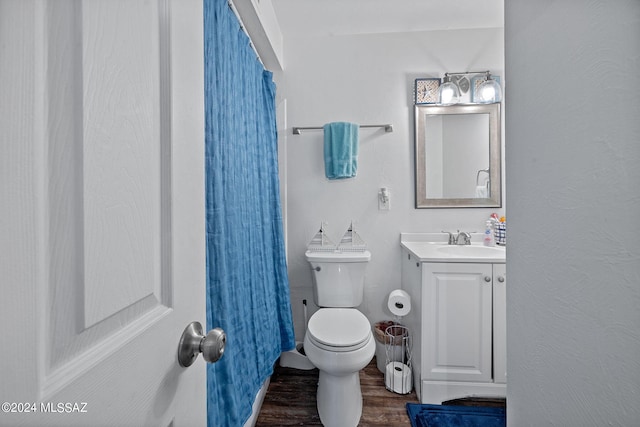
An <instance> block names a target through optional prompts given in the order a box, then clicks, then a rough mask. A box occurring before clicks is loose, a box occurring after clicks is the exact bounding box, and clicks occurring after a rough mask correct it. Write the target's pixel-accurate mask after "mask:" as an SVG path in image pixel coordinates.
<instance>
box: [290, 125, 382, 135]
mask: <svg viewBox="0 0 640 427" xmlns="http://www.w3.org/2000/svg"><path fill="white" fill-rule="evenodd" d="M360 127H361V128H384V131H385V132H393V125H390V124H386V125H360ZM292 129H293V134H294V135H300V131H302V130H322V129H323V127H322V126H313V127H293V128H292Z"/></svg>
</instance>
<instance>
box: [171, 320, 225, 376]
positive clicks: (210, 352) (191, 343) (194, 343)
mask: <svg viewBox="0 0 640 427" xmlns="http://www.w3.org/2000/svg"><path fill="white" fill-rule="evenodd" d="M226 342H227V335H226V334H225V333H224V331H223V330H222V329H220V328H214V329H212V330H210V331H209V333H207V335H206V336H205V335H204V334H203V333H202V325H201V324H200V322H191V323H190V324H189V326H187V327H186V328H185V330H184V332H183V333H182V337H180V344H178V363H180V366H182V367H185V368H186V367H188V366H191V365H193V362H195V361H196V359H197V358H198V354H200V353H202V357H204V360H206V361H207V362H209V363H215V362H217V361H218V360H220V358H221V357H222V354H223V353H224V346H225V344H226Z"/></svg>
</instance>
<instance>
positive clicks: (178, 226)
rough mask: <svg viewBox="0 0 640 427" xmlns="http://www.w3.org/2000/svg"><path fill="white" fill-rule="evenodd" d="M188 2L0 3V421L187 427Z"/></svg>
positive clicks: (200, 366)
mask: <svg viewBox="0 0 640 427" xmlns="http://www.w3.org/2000/svg"><path fill="white" fill-rule="evenodd" d="M203 92H204V90H203V41H202V0H187V1H178V0H81V1H78V0H57V1H41V0H0V94H1V95H0V98H1V99H0V130H1V132H0V236H1V237H0V281H1V284H0V290H1V294H0V328H2V334H1V335H0V360H1V364H0V401H1V402H6V403H3V404H2V405H3V406H2V412H0V425H11V426H13V425H46V426H51V425H65V426H69V425H81V426H93V425H105V426H116V425H117V426H125V425H134V426H143V425H149V426H198V425H205V423H206V385H205V362H204V361H203V360H202V357H199V358H198V360H197V361H196V363H195V364H194V365H193V366H191V367H189V368H182V367H180V366H179V365H178V361H177V346H178V342H179V339H180V336H181V334H182V332H183V330H184V328H185V327H186V326H187V325H188V324H189V323H190V322H191V321H199V322H200V323H202V324H203V325H204V324H205V243H204V242H205V227H204V188H203V187H204V170H203V168H204V159H203V157H204V154H203V153H204V141H203V140H204V113H203V108H204V107H203V105H204V100H203V98H204V93H203Z"/></svg>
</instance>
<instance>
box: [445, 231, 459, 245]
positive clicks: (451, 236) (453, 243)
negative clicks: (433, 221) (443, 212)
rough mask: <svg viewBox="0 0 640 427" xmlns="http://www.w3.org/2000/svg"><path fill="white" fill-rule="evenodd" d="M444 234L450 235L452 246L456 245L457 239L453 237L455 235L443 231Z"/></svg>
mask: <svg viewBox="0 0 640 427" xmlns="http://www.w3.org/2000/svg"><path fill="white" fill-rule="evenodd" d="M442 232H443V233H447V234H448V235H449V244H450V245H455V244H456V238H455V237H454V236H453V233H452V232H450V231H442ZM458 232H460V230H458Z"/></svg>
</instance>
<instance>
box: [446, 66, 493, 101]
mask: <svg viewBox="0 0 640 427" xmlns="http://www.w3.org/2000/svg"><path fill="white" fill-rule="evenodd" d="M468 75H475V77H473V78H472V79H471V82H472V87H471V103H477V104H492V103H494V102H500V101H501V100H502V89H501V87H500V82H499V81H498V80H497V79H496V78H494V77H492V76H491V73H490V72H489V71H465V72H463V73H444V78H443V79H442V84H441V85H440V88H439V89H438V101H439V102H438V103H439V104H440V105H454V104H457V103H459V102H460V99H461V95H460V93H461V92H464V93H465V94H466V93H467V91H468V90H469V79H468V78H467V76H468ZM463 85H464V87H463Z"/></svg>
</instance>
